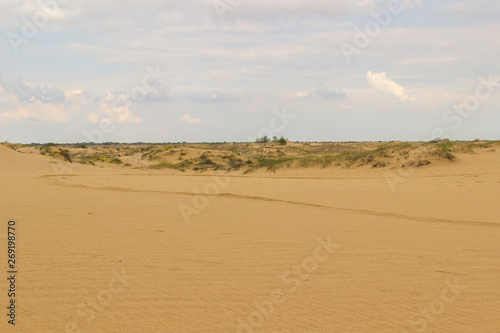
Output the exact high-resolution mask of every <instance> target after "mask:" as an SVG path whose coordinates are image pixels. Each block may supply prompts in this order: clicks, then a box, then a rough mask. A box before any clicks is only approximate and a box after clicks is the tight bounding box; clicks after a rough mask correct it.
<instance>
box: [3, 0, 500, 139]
mask: <svg viewBox="0 0 500 333" xmlns="http://www.w3.org/2000/svg"><path fill="white" fill-rule="evenodd" d="M0 13H1V14H0V142H2V141H8V142H12V143H14V142H16V143H31V142H41V143H43V142H56V143H73V142H109V141H112V142H183V141H186V142H223V141H227V142H233V141H237V142H246V141H253V140H255V138H256V137H261V136H263V135H267V136H269V137H272V136H277V137H281V136H284V137H285V138H288V139H289V140H292V141H379V140H382V141H392V140H402V141H428V140H432V139H435V138H450V139H454V140H474V139H476V138H479V139H486V140H497V139H500V38H498V32H499V31H500V3H499V2H498V0H476V1H472V0H470V1H453V0H436V1H430V0H427V1H426V0H389V1H377V0H197V1H195V0H182V1H180V0H143V1H127V0H120V1H118V0H99V1H97V0H85V1H83V0H36V1H31V0H29V1H23V0H0Z"/></svg>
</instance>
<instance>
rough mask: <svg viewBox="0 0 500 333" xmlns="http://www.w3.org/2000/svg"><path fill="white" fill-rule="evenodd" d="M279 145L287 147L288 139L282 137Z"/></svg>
mask: <svg viewBox="0 0 500 333" xmlns="http://www.w3.org/2000/svg"><path fill="white" fill-rule="evenodd" d="M278 143H279V144H280V145H282V146H285V145H286V139H285V138H284V137H281V138H280V139H279V140H278Z"/></svg>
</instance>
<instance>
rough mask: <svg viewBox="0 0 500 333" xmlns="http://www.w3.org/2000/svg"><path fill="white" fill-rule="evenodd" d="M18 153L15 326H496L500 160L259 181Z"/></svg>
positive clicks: (491, 156)
mask: <svg viewBox="0 0 500 333" xmlns="http://www.w3.org/2000/svg"><path fill="white" fill-rule="evenodd" d="M18 150H19V151H16V150H14V149H12V148H10V147H7V146H4V145H0V183H1V184H2V191H0V214H1V219H0V221H2V223H3V225H4V226H3V227H2V228H1V230H2V232H1V233H0V240H1V242H2V243H4V242H5V241H6V233H5V232H6V229H7V221H8V220H9V219H15V220H16V222H17V225H18V240H17V241H18V245H17V246H18V259H19V273H18V291H19V293H18V296H17V299H18V308H17V310H18V317H17V323H16V327H15V330H16V331H17V332H398V333H401V332H464V333H465V332H487V333H489V332H491V333H495V332H500V312H499V311H498V308H499V305H500V256H499V254H500V222H499V221H498V211H499V210H498V197H499V194H500V171H499V170H498V165H499V163H500V150H498V151H495V149H489V150H482V151H479V152H477V153H475V154H470V153H469V154H465V153H463V154H460V153H458V154H456V156H457V161H456V162H447V161H435V162H434V161H433V163H432V164H430V165H427V166H425V167H423V168H414V167H412V168H408V167H407V168H372V167H370V166H366V167H359V168H350V169H347V168H342V167H334V166H331V167H327V168H305V169H304V168H284V169H279V170H275V171H276V172H275V173H273V172H272V171H267V170H266V169H257V170H254V171H253V172H251V173H247V174H243V172H239V171H233V172H226V171H221V170H214V171H207V172H203V173H200V172H195V171H189V170H188V171H187V172H184V173H183V172H180V171H177V170H171V169H163V170H155V169H133V168H124V167H121V166H117V165H113V164H108V165H105V164H103V165H100V166H102V168H101V167H99V165H98V166H91V165H88V164H86V165H84V164H80V163H72V164H71V163H68V162H66V161H64V160H62V159H57V158H54V157H50V156H43V155H40V154H38V153H36V152H35V153H34V151H32V150H30V148H26V149H24V150H23V149H18ZM30 152H31V153H30ZM191 154H193V156H195V152H194V151H193V152H191ZM185 156H189V154H186V155H185ZM196 156H197V155H196ZM221 159H222V157H221ZM391 161H392V160H391ZM130 162H131V163H130V164H132V163H133V160H132V159H130ZM2 247H3V250H2V251H6V247H5V246H2ZM4 253H5V256H6V252H4ZM4 288H7V286H5V287H4ZM5 291H6V290H5ZM2 295H3V296H2V297H3V298H2V302H3V303H2V304H7V302H8V300H7V298H6V293H5V292H2ZM4 308H5V307H4ZM4 317H5V315H4ZM8 326H9V325H7V323H6V319H5V318H4V322H2V323H1V324H0V331H2V332H4V331H6V332H7V331H8V329H12V328H11V327H8Z"/></svg>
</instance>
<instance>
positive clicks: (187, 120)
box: [179, 114, 201, 124]
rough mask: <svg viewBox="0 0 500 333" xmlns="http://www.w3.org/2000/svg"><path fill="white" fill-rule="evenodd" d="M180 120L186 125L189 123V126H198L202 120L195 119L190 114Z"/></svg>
mask: <svg viewBox="0 0 500 333" xmlns="http://www.w3.org/2000/svg"><path fill="white" fill-rule="evenodd" d="M179 119H180V120H181V121H182V122H184V123H189V124H197V123H200V122H201V120H200V118H193V117H191V116H190V115H188V114H185V115H183V116H182V117H179Z"/></svg>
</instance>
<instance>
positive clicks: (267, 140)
mask: <svg viewBox="0 0 500 333" xmlns="http://www.w3.org/2000/svg"><path fill="white" fill-rule="evenodd" d="M255 142H257V143H266V142H269V138H268V137H267V135H264V136H263V137H262V138H257V139H255Z"/></svg>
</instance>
